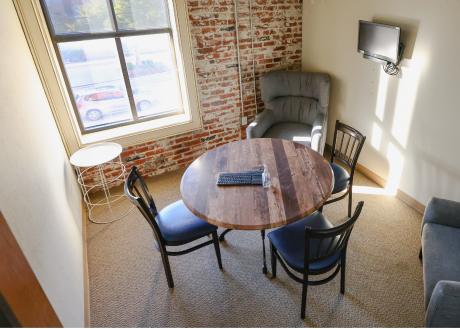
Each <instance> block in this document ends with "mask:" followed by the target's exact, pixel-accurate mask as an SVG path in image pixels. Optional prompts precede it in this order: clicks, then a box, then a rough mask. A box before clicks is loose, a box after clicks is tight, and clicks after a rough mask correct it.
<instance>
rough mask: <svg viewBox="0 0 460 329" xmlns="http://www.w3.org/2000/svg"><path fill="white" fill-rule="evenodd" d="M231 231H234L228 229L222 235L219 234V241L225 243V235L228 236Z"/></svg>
mask: <svg viewBox="0 0 460 329" xmlns="http://www.w3.org/2000/svg"><path fill="white" fill-rule="evenodd" d="M230 231H233V230H232V229H231V228H228V229H226V230H225V231H223V232H222V233H221V234H219V241H220V242H224V241H225V234H227V233H228V232H230Z"/></svg>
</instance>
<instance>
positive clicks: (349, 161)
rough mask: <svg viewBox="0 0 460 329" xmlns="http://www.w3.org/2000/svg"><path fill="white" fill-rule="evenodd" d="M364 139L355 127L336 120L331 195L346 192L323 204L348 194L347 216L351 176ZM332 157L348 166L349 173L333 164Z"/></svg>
mask: <svg viewBox="0 0 460 329" xmlns="http://www.w3.org/2000/svg"><path fill="white" fill-rule="evenodd" d="M339 132H340V133H341V135H342V136H341V139H340V145H339V146H338V142H337V139H338V138H339ZM365 141H366V136H363V134H361V133H360V132H359V131H357V130H356V129H355V128H352V127H350V126H347V125H346V124H343V123H341V122H340V121H339V120H337V121H336V123H335V131H334V141H333V142H332V150H331V153H332V154H331V163H330V164H331V167H332V171H333V172H334V189H333V190H332V195H334V194H336V193H340V192H343V191H344V190H346V192H345V193H344V194H343V195H341V196H340V197H338V198H334V199H331V200H327V201H326V202H325V203H324V205H327V204H330V203H333V202H337V201H339V200H342V199H343V198H345V197H346V196H347V195H348V217H351V206H352V197H353V194H352V190H353V177H354V175H355V168H356V164H357V163H358V157H359V154H360V153H361V150H362V148H363V145H364V142H365ZM344 142H345V143H346V144H345V143H344ZM345 145H346V146H345ZM337 146H338V147H337ZM344 146H345V149H344ZM350 146H351V147H350ZM355 146H356V147H355ZM334 158H336V159H338V160H341V161H342V162H343V163H344V164H345V165H347V166H348V167H349V168H350V173H348V171H347V170H346V169H345V168H343V167H341V166H339V165H338V164H335V163H334ZM324 205H323V206H324ZM322 209H323V208H322V207H321V210H320V211H322Z"/></svg>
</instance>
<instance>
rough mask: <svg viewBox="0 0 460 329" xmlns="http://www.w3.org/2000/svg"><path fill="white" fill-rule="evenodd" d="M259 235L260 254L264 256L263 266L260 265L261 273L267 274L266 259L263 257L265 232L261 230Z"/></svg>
mask: <svg viewBox="0 0 460 329" xmlns="http://www.w3.org/2000/svg"><path fill="white" fill-rule="evenodd" d="M260 235H261V236H262V252H263V255H264V264H263V265H262V273H263V274H267V259H266V256H265V230H261V231H260Z"/></svg>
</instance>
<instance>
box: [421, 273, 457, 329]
mask: <svg viewBox="0 0 460 329" xmlns="http://www.w3.org/2000/svg"><path fill="white" fill-rule="evenodd" d="M459 310H460V282H456V281H444V280H442V281H439V282H438V284H437V285H436V287H435V288H434V290H433V294H432V295H431V299H430V303H429V304H428V308H427V310H426V315H425V325H426V326H427V327H429V328H430V327H434V328H447V327H448V328H459V327H460V311H459Z"/></svg>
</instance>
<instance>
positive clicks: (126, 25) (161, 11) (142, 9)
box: [114, 0, 169, 30]
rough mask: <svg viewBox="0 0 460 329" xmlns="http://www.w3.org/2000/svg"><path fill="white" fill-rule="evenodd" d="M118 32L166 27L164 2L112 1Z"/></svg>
mask: <svg viewBox="0 0 460 329" xmlns="http://www.w3.org/2000/svg"><path fill="white" fill-rule="evenodd" d="M114 9H115V14H116V16H117V23H118V28H119V29H120V30H141V29H147V28H157V27H168V26H169V24H168V22H169V21H168V18H167V11H166V7H165V3H164V0H114Z"/></svg>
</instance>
